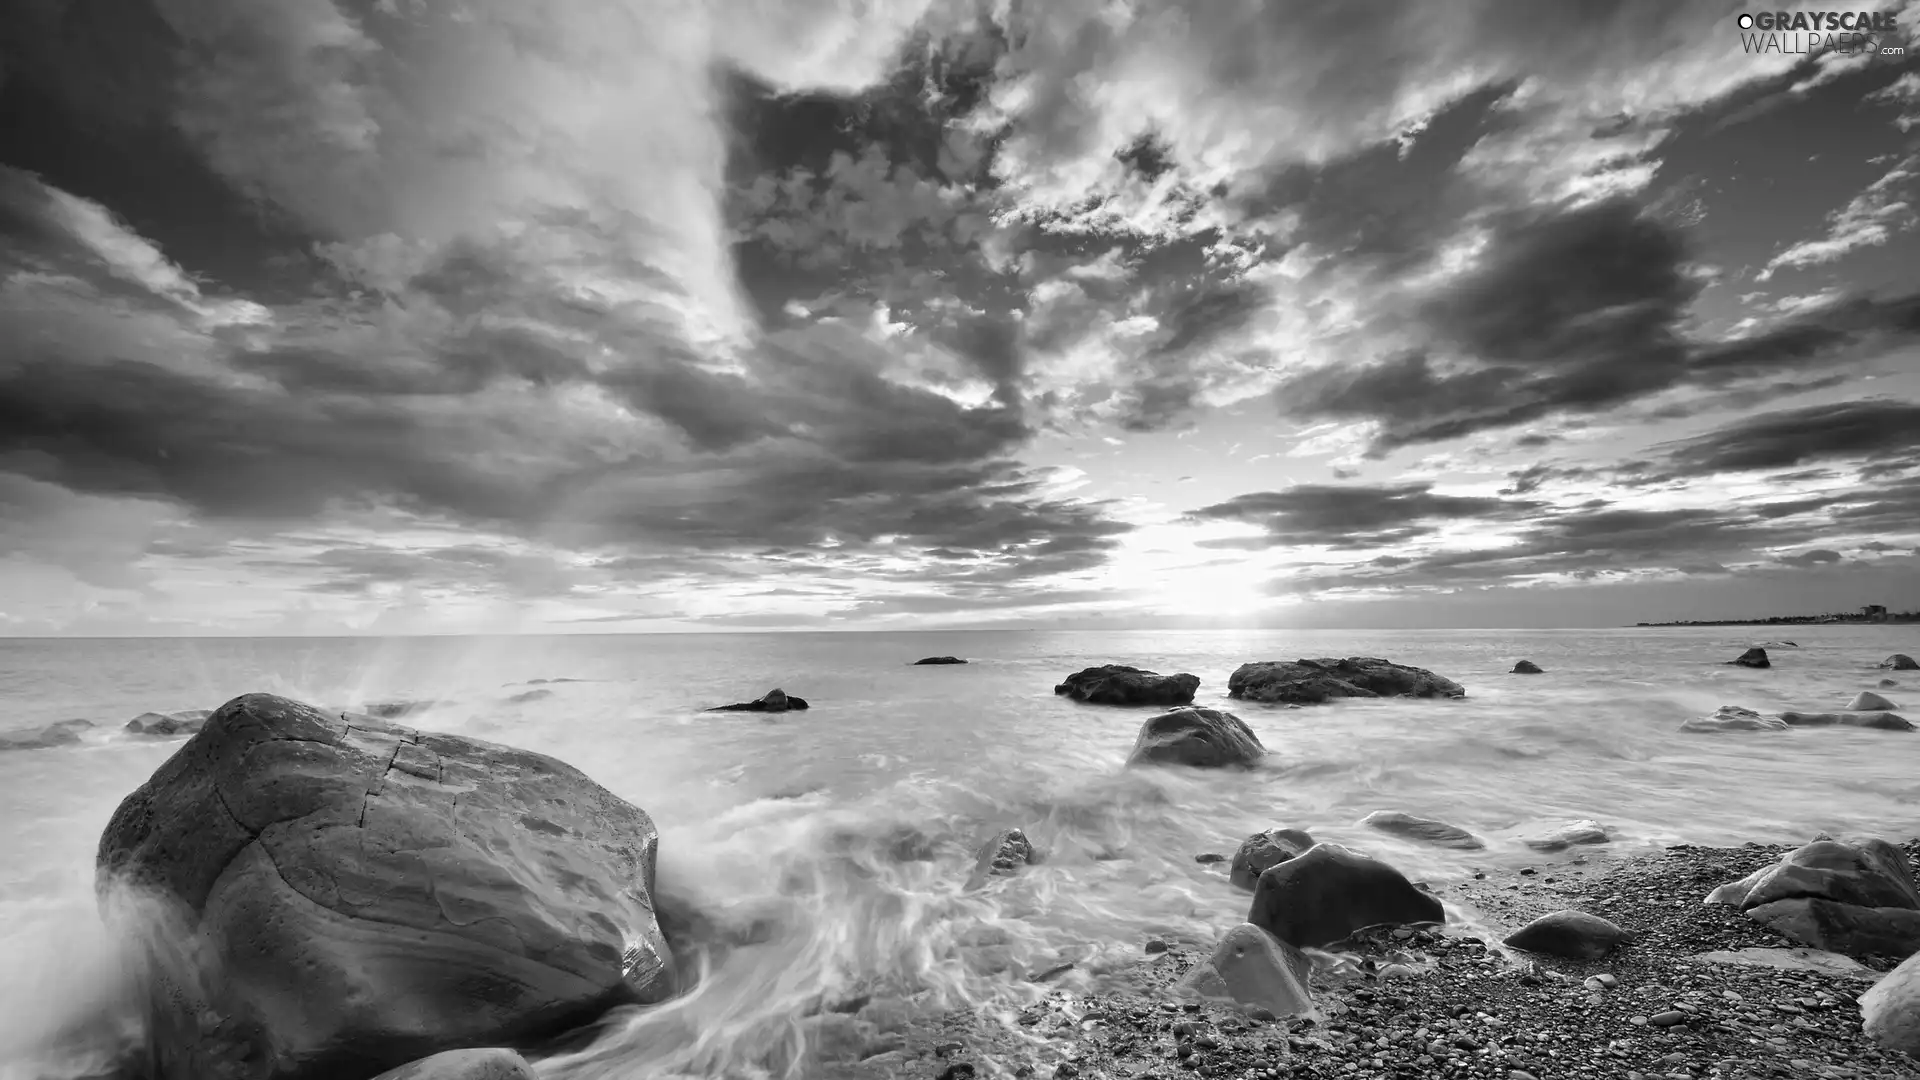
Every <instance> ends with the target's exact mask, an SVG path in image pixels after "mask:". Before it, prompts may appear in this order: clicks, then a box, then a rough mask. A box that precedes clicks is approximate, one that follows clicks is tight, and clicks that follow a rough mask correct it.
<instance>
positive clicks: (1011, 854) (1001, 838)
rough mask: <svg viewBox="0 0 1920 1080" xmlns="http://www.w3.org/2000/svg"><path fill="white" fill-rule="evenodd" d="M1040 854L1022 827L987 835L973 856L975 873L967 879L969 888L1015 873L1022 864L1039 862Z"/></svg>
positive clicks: (975, 887)
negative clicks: (984, 841)
mask: <svg viewBox="0 0 1920 1080" xmlns="http://www.w3.org/2000/svg"><path fill="white" fill-rule="evenodd" d="M1039 861H1040V859H1039V857H1038V853H1037V852H1036V851H1035V850H1034V847H1033V842H1032V841H1031V840H1028V839H1027V834H1026V833H1024V832H1022V831H1020V830H1019V829H1001V830H1000V831H999V832H997V833H994V834H993V835H992V836H989V837H987V840H986V843H984V844H981V845H980V850H979V852H978V853H977V854H976V855H975V857H974V863H973V873H972V875H970V876H969V877H968V878H967V888H968V890H973V889H978V888H980V887H981V886H982V885H985V884H986V883H987V879H989V878H993V877H1002V876H1005V875H1008V874H1012V873H1016V872H1018V871H1019V869H1020V868H1021V867H1023V866H1028V865H1031V864H1033V863H1037V862H1039Z"/></svg>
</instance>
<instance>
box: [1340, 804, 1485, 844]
mask: <svg viewBox="0 0 1920 1080" xmlns="http://www.w3.org/2000/svg"><path fill="white" fill-rule="evenodd" d="M1360 824H1362V825H1365V826H1367V827H1368V828H1370V829H1379V830H1380V831H1381V832H1383V833H1392V834H1393V835H1395V836H1403V837H1406V838H1407V839H1409V840H1418V841H1420V842H1421V843H1423V844H1433V845H1436V846H1438V847H1444V848H1454V849H1455V850H1458V851H1479V850H1480V849H1481V848H1484V847H1486V846H1487V845H1486V844H1484V843H1482V842H1481V840H1480V838H1479V837H1477V836H1475V835H1473V834H1472V833H1470V832H1468V831H1467V830H1465V829H1462V828H1460V827H1459V826H1457V825H1449V824H1447V823H1446V822H1444V821H1435V820H1433V819H1432V818H1423V817H1414V816H1413V815H1412V814H1403V813H1401V812H1400V811H1398V810H1375V811H1374V812H1373V813H1371V814H1368V815H1367V816H1366V817H1364V818H1361V819H1360Z"/></svg>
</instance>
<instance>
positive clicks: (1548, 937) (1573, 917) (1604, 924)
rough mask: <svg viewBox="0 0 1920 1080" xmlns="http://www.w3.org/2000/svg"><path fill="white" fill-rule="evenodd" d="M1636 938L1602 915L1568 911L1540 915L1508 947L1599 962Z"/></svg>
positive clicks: (1509, 939)
mask: <svg viewBox="0 0 1920 1080" xmlns="http://www.w3.org/2000/svg"><path fill="white" fill-rule="evenodd" d="M1632 937H1633V935H1632V934H1629V933H1628V932H1627V931H1625V930H1622V929H1621V928H1620V927H1618V926H1616V925H1614V924H1613V923H1612V922H1610V921H1608V920H1606V919H1603V918H1601V917H1600V916H1598V915H1589V914H1587V913H1586V912H1584V911H1572V910H1567V911H1556V912H1553V913H1552V914H1550V915H1542V916H1540V917H1539V918H1537V919H1535V920H1533V921H1532V922H1530V923H1528V924H1527V925H1525V926H1523V927H1521V928H1520V929H1518V930H1515V931H1514V932H1513V933H1512V934H1509V935H1508V936H1507V938H1506V944H1507V945H1508V946H1509V947H1510V948H1515V949H1524V950H1526V951H1527V952H1535V953H1544V954H1546V955H1548V956H1560V957H1565V958H1566V959H1569V960H1598V959H1600V958H1601V957H1603V956H1605V955H1607V954H1608V953H1610V952H1612V951H1613V950H1614V949H1617V948H1619V947H1620V946H1621V945H1623V944H1625V943H1626V942H1628V941H1630V940H1632Z"/></svg>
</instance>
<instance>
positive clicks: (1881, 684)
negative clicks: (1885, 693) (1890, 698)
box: [1873, 679, 1900, 690]
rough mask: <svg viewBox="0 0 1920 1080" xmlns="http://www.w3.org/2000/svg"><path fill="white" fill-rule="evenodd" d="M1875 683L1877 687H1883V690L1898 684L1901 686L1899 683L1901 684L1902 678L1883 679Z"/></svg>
mask: <svg viewBox="0 0 1920 1080" xmlns="http://www.w3.org/2000/svg"><path fill="white" fill-rule="evenodd" d="M1873 685H1875V686H1877V687H1879V688H1880V689H1882V690H1891V689H1893V688H1894V687H1896V686H1899V685H1900V680H1898V679H1881V680H1880V681H1879V682H1877V683H1874V684H1873Z"/></svg>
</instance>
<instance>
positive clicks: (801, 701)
mask: <svg viewBox="0 0 1920 1080" xmlns="http://www.w3.org/2000/svg"><path fill="white" fill-rule="evenodd" d="M806 707H807V699H806V698H802V697H794V696H793V695H792V694H789V693H787V692H786V691H785V690H781V689H778V688H775V689H773V690H769V691H767V692H766V693H765V694H763V695H761V696H760V697H758V698H755V699H754V700H752V701H737V702H735V703H733V704H732V705H715V706H714V707H713V708H711V709H708V710H707V711H708V712H774V713H778V712H786V711H787V710H789V709H804V708H806Z"/></svg>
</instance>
